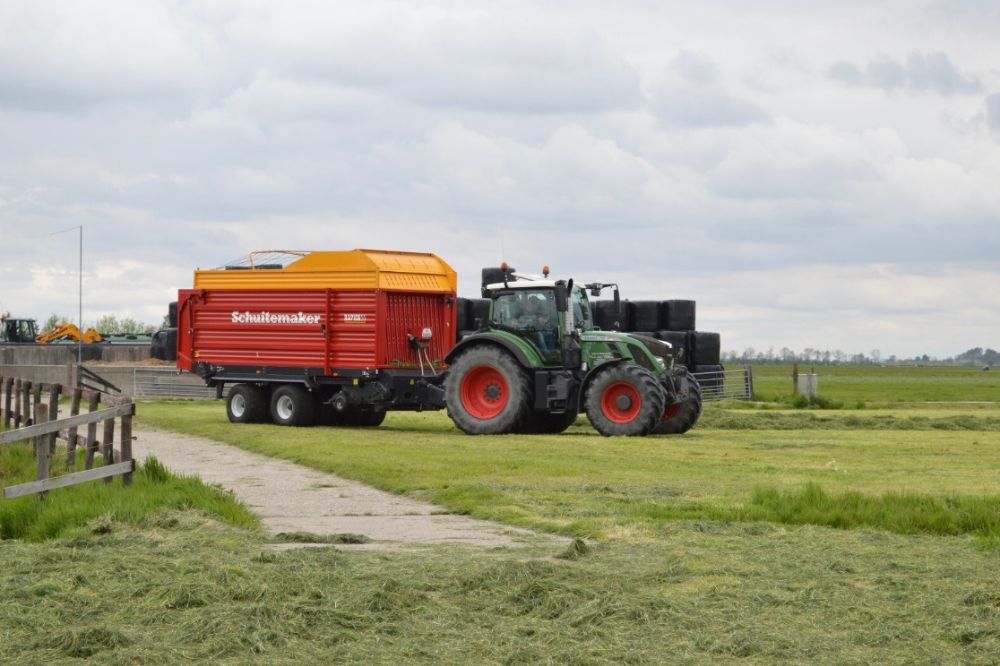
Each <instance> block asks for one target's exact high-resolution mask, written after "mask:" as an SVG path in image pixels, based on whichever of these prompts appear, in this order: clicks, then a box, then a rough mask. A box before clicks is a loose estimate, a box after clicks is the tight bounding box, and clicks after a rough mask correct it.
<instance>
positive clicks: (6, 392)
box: [3, 377, 14, 430]
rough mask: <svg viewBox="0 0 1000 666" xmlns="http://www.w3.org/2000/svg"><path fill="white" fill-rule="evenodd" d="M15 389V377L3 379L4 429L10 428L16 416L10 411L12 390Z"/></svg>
mask: <svg viewBox="0 0 1000 666" xmlns="http://www.w3.org/2000/svg"><path fill="white" fill-rule="evenodd" d="M13 390H14V378H13V377H6V378H5V379H4V380H3V429H4V430H7V429H8V428H10V421H11V418H12V417H13V416H14V415H13V414H11V413H10V399H11V395H10V394H11V391H13Z"/></svg>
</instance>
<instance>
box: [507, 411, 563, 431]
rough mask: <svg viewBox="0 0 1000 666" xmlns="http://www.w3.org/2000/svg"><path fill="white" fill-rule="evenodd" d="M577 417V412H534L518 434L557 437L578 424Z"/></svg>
mask: <svg viewBox="0 0 1000 666" xmlns="http://www.w3.org/2000/svg"><path fill="white" fill-rule="evenodd" d="M576 417H577V413H576V411H568V412H563V413H562V414H550V413H548V412H532V413H531V414H529V415H528V418H527V419H525V421H524V424H523V425H522V426H521V428H520V429H519V430H518V432H519V433H522V434H525V435H557V434H559V433H561V432H563V431H565V430H566V429H567V428H569V427H570V426H571V425H573V424H574V423H576Z"/></svg>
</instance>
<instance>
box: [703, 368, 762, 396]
mask: <svg viewBox="0 0 1000 666" xmlns="http://www.w3.org/2000/svg"><path fill="white" fill-rule="evenodd" d="M694 378H695V379H696V380H698V385H699V386H701V399H702V401H704V402H712V401H716V400H753V370H752V369H751V368H750V366H749V365H745V366H743V367H741V368H726V369H723V370H718V371H712V372H696V373H694Z"/></svg>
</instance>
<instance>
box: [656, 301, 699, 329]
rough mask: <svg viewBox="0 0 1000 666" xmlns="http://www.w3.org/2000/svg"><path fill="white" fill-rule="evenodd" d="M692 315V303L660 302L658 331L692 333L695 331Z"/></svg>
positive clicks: (693, 311) (693, 303)
mask: <svg viewBox="0 0 1000 666" xmlns="http://www.w3.org/2000/svg"><path fill="white" fill-rule="evenodd" d="M694 314H695V302H694V301H683V300H671V301H660V326H659V329H660V330H664V331H693V330H694V329H695V317H694Z"/></svg>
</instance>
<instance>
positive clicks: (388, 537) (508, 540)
mask: <svg viewBox="0 0 1000 666" xmlns="http://www.w3.org/2000/svg"><path fill="white" fill-rule="evenodd" d="M136 434H137V439H136V441H135V442H134V443H133V452H134V455H135V458H136V460H137V461H141V460H144V459H145V458H146V457H147V456H149V455H154V456H156V458H157V459H158V460H159V461H160V462H162V463H163V464H164V465H165V466H166V467H167V468H168V469H170V470H171V471H173V472H174V473H176V474H181V475H185V476H199V477H201V479H202V480H204V481H205V482H206V483H213V484H218V485H220V486H222V487H223V488H226V489H228V490H231V491H232V492H233V493H235V495H236V496H237V497H238V498H239V499H240V500H242V501H243V502H244V503H245V504H246V505H247V506H248V507H249V508H250V510H251V511H253V512H254V513H255V514H256V515H257V516H258V517H259V518H260V520H261V522H262V523H263V525H264V528H265V529H266V530H268V531H269V532H273V533H278V532H311V533H314V534H343V533H351V534H363V535H365V536H366V537H368V538H369V539H371V540H372V542H373V543H372V544H369V546H372V545H374V546H375V547H400V546H405V545H424V544H440V543H454V544H467V545H475V546H484V547H504V546H506V547H511V546H521V545H526V544H528V543H529V542H531V543H536V544H537V543H539V542H540V541H550V542H555V541H563V540H562V539H555V538H553V537H550V536H543V535H539V534H537V533H535V532H531V531H528V530H523V529H518V528H515V527H510V526H507V525H501V524H498V523H492V522H488V521H483V520H475V519H472V518H469V517H467V516H459V515H455V514H448V513H444V510H443V509H442V508H441V507H439V506H435V505H433V504H427V503H424V502H418V501H416V500H412V499H409V498H406V497H402V496H400V495H393V494H391V493H386V492H383V491H381V490H376V489H375V488H372V487H370V486H366V485H364V484H362V483H358V482H356V481H348V480H347V479H342V478H340V477H338V476H334V475H333V474H327V473H325V472H319V471H316V470H313V469H310V468H308V467H303V466H302V465H296V464H295V463H291V462H288V461H284V460H280V459H277V458H269V457H267V456H262V455H259V454H256V453H251V452H249V451H244V450H242V449H240V448H237V447H235V446H229V445H227V444H221V443H219V442H215V441H213V440H210V439H204V438H201V437H192V436H189V435H182V434H180V433H175V432H170V431H165V430H154V429H149V428H143V429H141V430H139V431H138V432H137V433H136Z"/></svg>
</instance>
